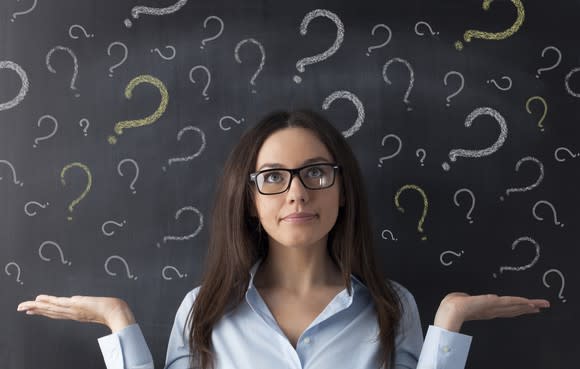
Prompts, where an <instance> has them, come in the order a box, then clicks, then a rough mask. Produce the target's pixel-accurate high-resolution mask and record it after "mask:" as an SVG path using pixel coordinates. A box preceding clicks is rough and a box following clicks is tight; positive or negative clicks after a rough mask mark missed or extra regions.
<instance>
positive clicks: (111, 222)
mask: <svg viewBox="0 0 580 369" xmlns="http://www.w3.org/2000/svg"><path fill="white" fill-rule="evenodd" d="M109 224H113V225H116V226H117V227H119V228H122V227H123V226H124V225H125V224H127V221H126V220H123V221H122V222H121V223H117V222H115V221H114V220H108V221H106V222H105V223H103V225H101V232H103V234H104V235H105V236H112V235H114V234H115V231H114V230H113V231H107V230H105V228H106V227H107V226H108V225H109Z"/></svg>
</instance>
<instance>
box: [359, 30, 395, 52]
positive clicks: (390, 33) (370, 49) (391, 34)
mask: <svg viewBox="0 0 580 369" xmlns="http://www.w3.org/2000/svg"><path fill="white" fill-rule="evenodd" d="M379 28H383V29H385V30H387V34H388V36H387V40H386V41H385V42H383V43H382V44H378V45H375V46H369V47H368V48H367V53H366V55H367V56H371V52H372V51H373V50H374V49H380V48H381V47H383V46H387V45H388V44H389V42H391V37H392V36H393V32H392V31H391V29H390V28H389V26H387V25H386V24H382V23H379V24H375V26H374V27H373V29H372V30H371V35H373V36H374V35H375V32H376V30H377V29H379Z"/></svg>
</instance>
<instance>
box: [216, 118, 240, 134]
mask: <svg viewBox="0 0 580 369" xmlns="http://www.w3.org/2000/svg"><path fill="white" fill-rule="evenodd" d="M225 120H231V121H233V122H234V123H235V124H240V123H241V122H243V121H244V118H240V119H236V118H234V117H232V116H230V115H225V116H223V117H221V118H220V121H219V126H220V128H221V129H222V131H229V130H230V129H232V127H231V126H227V127H226V126H224V121H225Z"/></svg>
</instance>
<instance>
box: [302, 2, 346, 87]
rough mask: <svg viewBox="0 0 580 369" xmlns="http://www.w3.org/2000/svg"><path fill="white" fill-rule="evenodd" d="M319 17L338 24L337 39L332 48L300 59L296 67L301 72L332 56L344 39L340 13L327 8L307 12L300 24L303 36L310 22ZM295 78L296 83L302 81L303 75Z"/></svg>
mask: <svg viewBox="0 0 580 369" xmlns="http://www.w3.org/2000/svg"><path fill="white" fill-rule="evenodd" d="M317 17H325V18H329V19H330V20H331V21H332V22H334V24H335V25H336V39H335V40H334V43H333V44H332V46H330V48H328V49H327V50H326V51H324V52H322V53H320V54H317V55H314V56H310V57H307V58H304V59H300V60H298V62H296V69H297V70H298V72H300V73H304V70H305V69H304V67H305V66H307V65H310V64H315V63H318V62H321V61H323V60H325V59H328V58H330V57H331V56H332V55H333V54H334V53H336V52H337V51H338V49H339V48H340V45H341V44H342V40H343V39H344V25H343V24H342V21H341V20H340V18H339V17H338V15H336V14H334V13H333V12H331V11H328V10H325V9H315V10H313V11H311V12H310V13H308V14H306V16H304V19H302V23H301V24H300V34H301V35H302V36H305V35H306V33H307V32H308V25H309V24H310V21H312V19H314V18H317ZM293 80H294V82H296V83H301V82H302V77H300V76H298V75H295V76H294V78H293Z"/></svg>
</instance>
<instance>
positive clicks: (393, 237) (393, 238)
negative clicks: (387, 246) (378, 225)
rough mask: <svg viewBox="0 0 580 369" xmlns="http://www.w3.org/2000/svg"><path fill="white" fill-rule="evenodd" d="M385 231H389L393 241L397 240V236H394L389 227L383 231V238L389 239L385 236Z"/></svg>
mask: <svg viewBox="0 0 580 369" xmlns="http://www.w3.org/2000/svg"><path fill="white" fill-rule="evenodd" d="M385 233H388V234H390V235H391V241H396V240H397V239H396V238H395V236H393V232H391V231H390V230H388V229H383V231H382V232H381V237H382V238H383V240H388V238H387V236H385Z"/></svg>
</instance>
